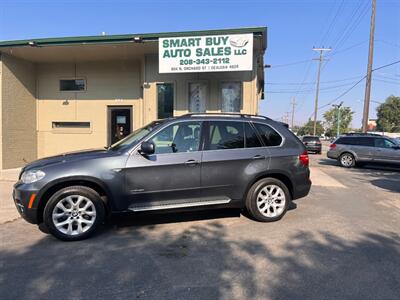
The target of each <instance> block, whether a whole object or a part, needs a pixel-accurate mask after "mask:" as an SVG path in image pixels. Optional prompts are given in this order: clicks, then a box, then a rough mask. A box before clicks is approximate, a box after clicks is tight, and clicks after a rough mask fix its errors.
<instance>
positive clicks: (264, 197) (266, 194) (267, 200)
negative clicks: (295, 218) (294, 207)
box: [257, 184, 286, 218]
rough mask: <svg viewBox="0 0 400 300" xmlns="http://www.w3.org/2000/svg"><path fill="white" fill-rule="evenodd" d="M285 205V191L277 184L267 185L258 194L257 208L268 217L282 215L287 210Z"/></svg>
mask: <svg viewBox="0 0 400 300" xmlns="http://www.w3.org/2000/svg"><path fill="white" fill-rule="evenodd" d="M285 205H286V196H285V193H284V191H283V190H282V188H280V187H279V186H277V185H275V184H270V185H266V186H265V187H263V188H262V189H261V190H260V192H259V193H258V195H257V208H258V210H259V212H260V213H261V214H263V215H264V216H266V217H269V218H274V217H278V216H280V215H281V214H282V213H283V212H284V210H285Z"/></svg>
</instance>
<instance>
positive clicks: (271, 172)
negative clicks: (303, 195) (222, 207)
mask: <svg viewBox="0 0 400 300" xmlns="http://www.w3.org/2000/svg"><path fill="white" fill-rule="evenodd" d="M275 174H277V175H282V176H284V177H286V178H288V179H289V181H290V186H288V187H287V188H288V189H289V191H290V193H291V194H292V196H293V192H294V191H293V177H292V175H291V174H290V173H289V172H286V171H285V170H276V169H271V170H266V171H264V172H262V173H259V174H257V176H254V177H253V178H252V180H250V182H249V183H248V185H247V187H246V192H245V194H244V195H243V199H246V197H247V193H248V191H249V190H250V188H251V186H252V185H253V184H254V183H255V182H257V181H258V180H260V179H261V178H265V177H269V176H270V175H275Z"/></svg>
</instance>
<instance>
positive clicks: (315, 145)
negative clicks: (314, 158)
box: [301, 135, 322, 154]
mask: <svg viewBox="0 0 400 300" xmlns="http://www.w3.org/2000/svg"><path fill="white" fill-rule="evenodd" d="M301 140H302V142H303V144H304V146H306V149H307V151H308V152H314V153H318V154H321V152H322V144H321V140H320V139H319V137H318V136H313V135H305V136H303V138H302V139H301Z"/></svg>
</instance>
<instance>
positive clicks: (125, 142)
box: [108, 120, 164, 150]
mask: <svg viewBox="0 0 400 300" xmlns="http://www.w3.org/2000/svg"><path fill="white" fill-rule="evenodd" d="M163 122H164V120H157V121H154V122H151V123H150V124H147V125H146V126H144V127H142V128H139V129H136V130H135V131H134V132H132V133H131V134H130V135H128V136H127V137H126V138H124V139H122V140H120V141H118V142H116V143H115V144H113V145H111V146H110V147H109V148H108V149H109V150H119V149H121V148H124V147H126V146H133V145H134V144H136V143H137V142H138V141H139V140H141V139H142V138H144V137H145V136H146V135H147V134H149V133H150V132H151V131H153V130H154V129H155V128H157V127H158V126H160V124H162V123H163Z"/></svg>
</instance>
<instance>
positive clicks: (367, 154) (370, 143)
mask: <svg viewBox="0 0 400 300" xmlns="http://www.w3.org/2000/svg"><path fill="white" fill-rule="evenodd" d="M350 139H351V141H352V142H351V145H350V146H349V148H350V150H352V151H353V152H354V153H355V154H356V155H357V160H359V161H373V160H374V159H375V145H374V139H373V138H372V137H352V138H350Z"/></svg>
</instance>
